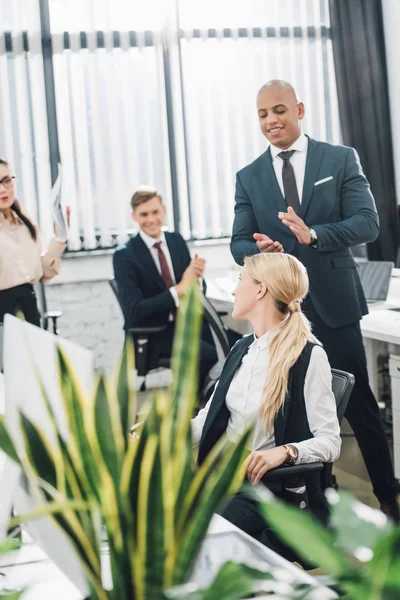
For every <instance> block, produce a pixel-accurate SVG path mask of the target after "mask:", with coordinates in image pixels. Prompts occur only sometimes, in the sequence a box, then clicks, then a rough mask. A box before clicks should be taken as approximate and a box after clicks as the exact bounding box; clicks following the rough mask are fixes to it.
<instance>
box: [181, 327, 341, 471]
mask: <svg viewBox="0 0 400 600" xmlns="http://www.w3.org/2000/svg"><path fill="white" fill-rule="evenodd" d="M270 340H271V333H266V334H265V335H264V336H262V337H260V338H258V339H257V338H255V340H254V342H253V343H252V344H251V346H250V347H249V350H248V352H247V354H246V355H245V356H244V358H243V361H242V364H241V366H240V367H239V369H238V370H237V371H236V373H235V376H234V378H233V379H232V383H231V385H230V386H229V390H228V393H227V395H226V405H227V407H228V409H229V412H230V414H231V416H230V419H229V422H228V426H227V429H226V435H227V438H228V440H229V441H231V442H236V441H237V440H238V439H239V437H240V436H241V435H242V434H243V433H244V431H245V430H246V429H248V428H249V427H251V426H252V425H254V430H253V437H252V443H251V448H249V449H250V450H268V449H270V448H274V447H275V437H274V431H273V429H272V430H271V431H265V429H264V426H263V423H262V420H261V417H260V416H259V407H260V403H261V397H262V390H263V387H264V383H265V375H266V371H267V366H268V361H269V342H270ZM214 393H215V392H214ZM213 396H214V394H213ZM213 396H211V398H210V400H209V401H208V402H207V404H206V406H205V407H204V408H203V409H202V410H201V411H200V412H199V413H198V415H197V416H196V417H195V418H194V419H193V420H192V433H193V438H194V441H195V443H196V444H198V443H199V441H200V438H201V432H202V429H203V426H204V423H205V420H206V417H207V413H208V410H209V408H210V405H211V402H212V399H213ZM304 399H305V405H306V411H307V420H308V424H309V428H310V431H311V433H312V434H313V436H314V437H312V438H311V439H309V440H304V441H303V442H298V443H293V446H296V447H297V448H298V450H299V456H298V459H297V462H298V463H307V462H315V461H322V462H333V461H335V460H336V459H337V458H338V456H339V454H340V446H341V439H340V427H339V422H338V419H337V414H336V402H335V398H334V395H333V392H332V373H331V368H330V365H329V362H328V358H327V356H326V353H325V350H324V349H323V348H322V347H321V346H314V348H313V349H312V352H311V356H310V362H309V366H308V369H307V373H306V378H305V382H304ZM288 443H292V442H290V441H289V442H288Z"/></svg>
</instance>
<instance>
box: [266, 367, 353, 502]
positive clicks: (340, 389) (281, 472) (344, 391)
mask: <svg viewBox="0 0 400 600" xmlns="http://www.w3.org/2000/svg"><path fill="white" fill-rule="evenodd" d="M354 382H355V378H354V375H353V374H352V373H347V372H346V371H340V370H339V369H332V391H333V395H334V396H335V400H336V410H337V416H338V421H339V424H341V422H342V420H343V417H344V413H345V411H346V408H347V404H348V402H349V399H350V394H351V392H352V390H353V387H354ZM316 471H320V472H321V486H322V489H323V490H325V489H326V488H328V487H331V485H332V483H331V482H332V463H322V462H315V463H306V464H300V465H290V466H284V465H283V466H281V467H277V468H276V469H271V470H270V471H268V473H266V474H265V475H264V477H263V478H262V481H263V482H264V483H269V482H273V481H282V480H284V481H287V480H289V479H290V480H291V479H296V482H295V483H294V485H293V484H292V482H290V485H289V482H287V484H286V487H302V486H303V485H305V481H304V477H306V476H307V474H308V473H312V472H316Z"/></svg>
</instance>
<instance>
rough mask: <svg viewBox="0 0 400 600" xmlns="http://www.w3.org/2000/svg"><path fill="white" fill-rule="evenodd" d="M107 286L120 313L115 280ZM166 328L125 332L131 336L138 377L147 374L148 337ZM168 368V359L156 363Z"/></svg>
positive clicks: (128, 330)
mask: <svg viewBox="0 0 400 600" xmlns="http://www.w3.org/2000/svg"><path fill="white" fill-rule="evenodd" d="M109 284H110V287H111V289H112V291H113V292H114V294H115V297H116V298H117V300H118V304H119V307H120V309H121V311H122V312H123V309H122V302H121V297H120V295H119V290H118V284H117V282H116V281H115V279H111V280H110V281H109ZM166 328H167V326H166V325H162V326H159V327H130V328H129V329H127V330H126V333H129V334H130V335H131V336H132V338H133V341H134V344H135V348H136V369H137V374H138V377H146V375H147V373H148V368H147V350H148V344H149V337H150V336H151V335H152V334H153V333H160V331H164V329H166ZM170 366H171V361H170V359H167V358H161V359H159V360H158V361H157V365H156V368H161V369H169V368H170Z"/></svg>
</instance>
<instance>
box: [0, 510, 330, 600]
mask: <svg viewBox="0 0 400 600" xmlns="http://www.w3.org/2000/svg"><path fill="white" fill-rule="evenodd" d="M228 560H233V561H235V562H239V563H242V564H247V565H249V566H253V567H255V568H259V569H260V570H265V569H266V568H271V569H274V573H275V574H276V576H277V577H282V579H283V580H284V581H293V582H297V583H299V584H300V583H304V584H309V585H312V586H315V587H316V588H318V599H319V600H330V599H333V598H337V595H336V594H335V593H334V592H332V591H331V590H329V589H327V588H325V587H322V586H320V584H319V583H318V582H317V581H316V580H315V579H314V578H313V577H311V576H310V575H308V574H307V573H305V572H304V571H302V570H300V569H298V568H297V567H296V566H295V565H294V564H292V563H289V562H287V561H286V560H285V559H284V558H282V557H281V556H279V555H278V554H275V552H273V551H272V550H269V549H268V548H266V547H265V546H263V545H262V544H260V543H259V542H257V541H256V540H254V539H253V538H251V537H250V536H248V535H247V534H246V533H244V532H243V531H240V530H239V529H237V527H235V526H234V525H232V524H231V523H229V522H228V521H226V520H225V519H223V518H222V517H220V516H219V515H214V517H213V519H212V521H211V523H210V527H209V531H208V534H207V537H206V540H205V542H204V544H203V546H202V549H201V551H200V555H199V558H198V560H197V563H196V566H195V569H194V572H193V574H192V577H191V579H190V581H191V582H193V583H194V584H195V585H196V586H199V587H205V586H207V585H209V584H210V583H211V581H212V580H213V578H214V577H215V574H216V573H217V572H218V571H219V569H220V568H221V566H222V565H223V564H224V563H225V562H227V561H228ZM107 562H108V563H109V560H108V554H107V553H106V552H105V553H104V554H102V567H103V574H104V571H105V572H106V576H105V577H104V585H105V586H106V587H109V585H110V582H111V579H110V576H109V575H107V572H109V565H107V564H106V563H107ZM0 572H2V573H4V574H5V577H1V578H0V585H4V586H6V587H8V588H10V589H16V588H20V589H26V592H25V593H24V594H23V596H22V600H54V598H57V600H82V594H81V593H80V592H79V591H78V590H77V588H76V587H75V586H74V585H73V584H72V583H71V582H70V581H69V580H68V579H67V578H66V577H65V575H64V574H63V573H62V572H61V571H60V570H59V569H58V568H57V567H56V566H55V565H54V563H52V562H51V561H50V560H49V559H48V558H47V556H46V554H45V553H44V552H43V551H42V550H40V548H38V546H36V545H35V544H33V543H32V542H31V543H28V544H27V545H25V544H24V545H23V546H22V548H21V550H18V551H16V552H13V553H11V555H5V556H2V557H0ZM267 585H268V584H267ZM0 589H1V588H0Z"/></svg>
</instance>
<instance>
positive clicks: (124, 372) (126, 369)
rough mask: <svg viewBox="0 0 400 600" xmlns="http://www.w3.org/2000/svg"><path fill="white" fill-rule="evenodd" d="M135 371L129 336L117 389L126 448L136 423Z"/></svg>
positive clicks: (126, 341) (119, 371) (120, 365)
mask: <svg viewBox="0 0 400 600" xmlns="http://www.w3.org/2000/svg"><path fill="white" fill-rule="evenodd" d="M134 373H135V353H134V348H133V342H132V339H131V338H130V337H129V336H128V337H127V338H126V340H125V344H124V350H123V353H122V356H121V360H120V362H119V365H118V370H117V375H116V391H117V399H118V406H119V412H120V421H121V429H122V433H123V439H124V442H125V449H126V446H127V444H128V437H127V436H128V433H129V430H130V428H131V427H132V425H133V424H134V423H135V418H136V411H137V402H136V388H135V381H134V377H135V374H134Z"/></svg>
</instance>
